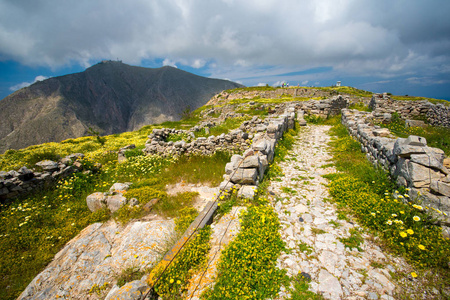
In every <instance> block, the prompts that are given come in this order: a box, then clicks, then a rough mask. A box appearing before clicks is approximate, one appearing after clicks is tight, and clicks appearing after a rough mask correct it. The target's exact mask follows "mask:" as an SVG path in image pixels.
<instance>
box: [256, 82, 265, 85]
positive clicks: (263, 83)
mask: <svg viewBox="0 0 450 300" xmlns="http://www.w3.org/2000/svg"><path fill="white" fill-rule="evenodd" d="M256 86H266V83H262V82H260V83H258V84H257V85H256Z"/></svg>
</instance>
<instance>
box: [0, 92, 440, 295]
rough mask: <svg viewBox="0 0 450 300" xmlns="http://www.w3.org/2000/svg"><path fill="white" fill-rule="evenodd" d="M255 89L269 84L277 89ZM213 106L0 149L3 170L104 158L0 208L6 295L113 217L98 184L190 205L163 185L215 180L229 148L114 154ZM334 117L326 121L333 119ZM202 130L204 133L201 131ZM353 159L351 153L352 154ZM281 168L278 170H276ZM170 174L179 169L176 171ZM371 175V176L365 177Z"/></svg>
mask: <svg viewBox="0 0 450 300" xmlns="http://www.w3.org/2000/svg"><path fill="white" fill-rule="evenodd" d="M247 89H248V88H247ZM252 89H256V90H265V89H267V90H271V89H272V88H270V87H269V88H266V87H262V88H252ZM322 89H325V90H327V89H330V90H336V89H338V91H339V92H341V93H344V92H345V93H351V94H352V95H358V96H364V97H366V96H368V94H370V93H368V92H365V91H360V90H357V89H353V88H347V87H340V88H322ZM292 100H299V99H296V98H292V97H287V98H286V97H283V98H280V99H256V100H255V102H261V103H273V104H276V103H280V102H285V101H292ZM248 101H249V100H248V99H244V100H235V101H234V102H235V103H234V102H233V103H234V104H240V103H245V102H248ZM209 108H212V107H210V106H209V107H202V108H199V109H198V110H197V111H195V112H193V113H191V114H189V115H188V116H187V117H188V118H186V119H184V120H182V121H180V122H166V123H163V124H159V125H149V126H145V127H143V128H141V129H140V130H138V131H134V132H125V133H122V134H116V135H111V136H106V137H104V138H105V141H104V143H103V144H102V143H101V142H100V141H99V140H98V138H97V137H81V138H77V139H69V140H66V141H63V142H61V143H47V144H42V145H36V146H31V147H28V148H25V149H21V150H10V151H7V152H6V153H5V154H3V155H0V170H5V171H8V170H11V169H17V168H19V167H21V166H23V165H27V166H29V167H31V166H32V165H33V164H34V163H35V162H37V161H39V160H42V159H57V158H58V157H63V156H65V155H68V154H70V153H75V152H81V153H84V154H85V155H86V158H85V159H84V161H83V164H84V165H85V167H86V168H87V169H92V166H93V163H95V162H101V163H102V164H103V168H102V169H101V171H100V172H98V173H92V174H85V175H82V174H77V175H75V176H73V177H71V178H67V179H66V180H63V181H61V182H60V183H59V184H58V186H57V187H56V188H54V189H49V190H46V191H43V192H41V193H38V194H35V195H33V196H30V197H27V198H23V199H19V200H17V201H15V202H14V203H13V204H11V205H3V206H1V207H0V218H1V219H0V251H1V252H2V253H4V255H2V257H0V274H1V279H2V280H0V298H2V299H13V298H15V297H17V296H18V294H19V293H20V292H21V291H22V290H23V289H24V288H25V286H26V285H27V284H28V282H29V281H30V280H31V279H32V278H33V277H34V276H35V275H36V274H37V273H38V272H40V271H41V270H42V268H43V267H45V265H46V264H47V263H48V262H49V261H50V260H51V258H52V257H53V255H54V254H55V253H56V252H57V251H58V250H59V249H60V248H61V247H62V246H63V245H64V244H65V243H66V242H67V241H68V240H70V239H71V238H72V237H73V236H75V235H76V234H77V233H78V232H79V231H80V230H81V229H83V228H84V227H85V226H87V225H88V224H90V223H92V222H96V221H103V220H106V219H109V218H111V216H110V215H109V214H108V213H106V212H104V211H100V212H98V213H95V214H92V213H90V212H89V210H88V209H87V207H86V204H85V200H84V199H85V197H86V196H87V195H88V194H90V193H92V192H95V191H106V190H107V189H108V188H109V186H110V185H111V184H112V183H114V182H117V181H131V182H133V183H134V185H133V188H132V189H131V190H130V193H132V194H133V193H134V194H133V195H134V196H136V197H137V198H138V199H139V196H140V197H141V199H139V200H140V201H141V202H143V203H145V201H148V200H150V198H151V197H155V196H157V197H160V198H161V199H162V201H160V203H159V204H158V206H157V207H156V208H155V209H156V211H158V212H159V213H160V214H163V215H168V216H175V217H176V216H179V211H180V210H181V209H183V208H185V207H184V206H182V205H179V203H180V202H185V203H188V204H189V201H186V199H185V198H186V197H188V196H186V195H184V196H177V197H178V198H177V197H172V198H171V197H168V196H167V194H166V193H165V189H164V186H165V185H166V184H167V183H171V182H174V181H180V180H184V181H187V182H195V183H197V182H209V183H211V184H213V185H217V184H218V182H220V180H221V176H222V173H223V169H224V165H225V163H226V162H228V160H229V156H228V155H226V154H221V153H219V154H217V155H215V156H213V157H209V158H195V157H194V158H192V159H186V158H183V159H181V160H179V161H178V162H177V163H174V161H173V160H170V159H161V158H155V157H144V156H136V157H133V158H131V159H129V161H128V162H127V163H125V164H120V165H119V164H118V163H117V162H116V159H117V156H116V154H115V153H111V151H117V150H118V149H119V148H121V147H123V146H125V145H128V144H132V143H133V144H136V146H137V147H138V148H142V147H143V146H144V144H145V141H146V140H147V136H148V134H149V133H151V131H152V129H153V128H159V127H172V128H180V129H187V128H190V127H192V126H194V125H195V124H197V122H199V121H200V112H202V111H203V110H205V109H209ZM241 112H243V113H252V111H251V110H246V109H245V108H243V109H242V111H241ZM255 114H256V113H255ZM258 114H259V115H261V116H265V115H266V114H265V113H264V112H258V113H257V114H256V115H258ZM241 121H242V120H241ZM311 121H314V120H311ZM333 121H334V120H328V121H327V122H333ZM318 122H320V120H318ZM236 126H239V122H236V120H232V119H230V120H228V123H225V124H223V125H221V126H218V128H214V129H212V130H211V133H210V134H216V135H218V134H220V133H222V132H226V131H227V130H229V129H231V128H235V127H236ZM438 134H439V133H438ZM198 135H204V134H203V133H201V132H200V133H199V134H198ZM348 161H353V160H352V159H350V158H349V159H348ZM366 167H367V166H365V165H364V166H361V168H362V169H365V168H366ZM275 169H276V168H274V171H276V170H275ZM193 170H196V171H195V172H194V171H193ZM362 173H364V172H362ZM170 174H179V175H178V176H177V177H172V178H171V176H170ZM371 176H372V175H371ZM371 178H372V177H370V176H369V178H367V179H366V180H370V179H371ZM376 178H378V177H376ZM386 184H387V183H386ZM183 197H184V198H183ZM180 199H181V200H180ZM142 214H143V212H142V211H139V210H127V209H122V210H120V211H119V212H118V213H116V214H115V215H114V216H112V217H115V218H116V219H119V220H121V221H124V222H126V221H127V220H129V219H130V218H133V217H139V216H141V215H142Z"/></svg>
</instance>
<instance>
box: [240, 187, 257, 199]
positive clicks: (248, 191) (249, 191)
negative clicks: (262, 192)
mask: <svg viewBox="0 0 450 300" xmlns="http://www.w3.org/2000/svg"><path fill="white" fill-rule="evenodd" d="M256 188H257V187H256V186H254V185H243V186H242V187H241V188H240V189H239V192H238V197H242V198H246V199H253V197H255V190H256Z"/></svg>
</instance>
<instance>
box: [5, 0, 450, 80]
mask: <svg viewBox="0 0 450 300" xmlns="http://www.w3.org/2000/svg"><path fill="white" fill-rule="evenodd" d="M448 11H450V1H426V2H421V1H417V0H413V1H410V2H408V5H398V4H397V2H395V1H391V0H379V1H369V0H365V1H355V0H341V1H338V2H336V1H332V0H317V1H307V0H286V1H282V2H280V1H275V0H258V1H257V0H249V1H239V2H238V1H232V0H222V1H209V0H198V1H181V0H169V1H167V0H154V1H148V0H136V1H132V2H126V1H120V0H98V1H85V0H83V1H75V0H68V1H63V2H61V3H59V4H58V5H57V6H56V5H54V4H53V3H52V2H51V1H33V2H32V3H30V2H29V1H0V59H1V60H2V61H7V60H12V61H17V62H19V63H21V64H25V65H29V66H49V67H52V68H58V67H61V66H65V65H69V64H74V63H78V64H81V65H83V66H89V65H91V64H92V63H95V62H97V61H98V60H101V59H116V58H119V59H121V60H122V61H123V62H125V63H131V64H140V63H141V62H142V60H156V59H162V58H165V59H164V61H163V65H171V66H176V63H177V64H178V65H179V66H181V65H186V66H191V67H193V68H197V69H198V68H205V69H207V72H209V73H210V74H211V76H212V77H219V78H223V77H229V78H237V79H240V78H242V77H245V76H246V77H251V76H252V72H257V73H258V75H257V76H261V78H263V77H264V76H274V75H276V74H277V72H278V71H279V70H280V69H290V71H293V72H295V71H298V70H305V69H308V68H315V67H320V66H329V67H331V68H332V69H333V70H335V71H336V72H337V73H338V74H339V75H347V76H367V75H370V76H379V77H384V78H390V77H395V76H407V77H419V76H427V77H433V76H439V77H446V78H447V79H448V78H449V77H450V37H449V35H448V32H450V18H448V17H447V12H448ZM436 20H439V21H436ZM278 74H279V72H278ZM319 77H323V76H322V75H317V76H316V77H314V76H308V79H306V78H303V77H301V76H300V77H298V78H300V79H296V80H302V81H306V80H309V81H310V83H312V82H315V81H316V80H319V79H317V78H319ZM285 78H288V77H285ZM255 80H257V81H255V83H257V82H259V81H265V82H272V81H279V79H272V78H270V79H269V78H264V79H255ZM289 80H291V79H289ZM320 80H322V79H320Z"/></svg>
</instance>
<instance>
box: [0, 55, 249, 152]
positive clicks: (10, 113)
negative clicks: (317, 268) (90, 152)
mask: <svg viewBox="0 0 450 300" xmlns="http://www.w3.org/2000/svg"><path fill="white" fill-rule="evenodd" d="M240 86H241V85H240V84H237V83H234V82H231V81H226V80H221V79H211V78H205V77H201V76H197V75H194V74H191V73H189V72H186V71H183V70H179V69H177V68H173V67H169V66H165V67H162V68H153V69H152V68H144V67H136V66H130V65H127V64H124V63H121V62H116V61H106V62H100V63H98V64H96V65H94V66H92V67H90V68H88V69H86V70H85V71H83V72H79V73H73V74H68V75H63V76H59V77H53V78H49V79H46V80H44V81H40V82H36V83H34V84H33V85H31V86H29V87H26V88H23V89H21V90H19V91H16V92H15V93H13V94H11V95H9V96H7V97H6V98H4V99H3V100H1V101H0V120H2V126H1V128H0V153H3V152H4V151H6V150H7V149H18V148H23V147H27V146H30V145H34V144H40V143H45V142H53V141H61V140H64V139H67V138H75V137H80V136H83V135H86V134H87V133H88V130H89V127H92V128H93V129H94V130H96V131H98V132H100V133H101V134H114V133H120V132H125V131H131V130H136V129H139V128H140V127H142V126H144V125H148V124H153V123H159V122H164V121H175V120H179V119H180V117H181V115H182V113H183V111H184V110H186V109H191V110H194V109H196V108H198V107H200V106H202V105H204V104H205V103H206V102H207V101H208V100H209V99H210V98H211V97H212V96H213V95H214V94H216V93H218V92H220V91H222V90H226V89H230V88H235V87H240Z"/></svg>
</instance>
